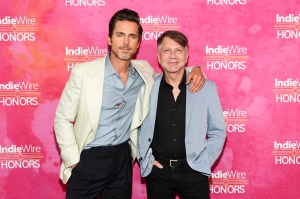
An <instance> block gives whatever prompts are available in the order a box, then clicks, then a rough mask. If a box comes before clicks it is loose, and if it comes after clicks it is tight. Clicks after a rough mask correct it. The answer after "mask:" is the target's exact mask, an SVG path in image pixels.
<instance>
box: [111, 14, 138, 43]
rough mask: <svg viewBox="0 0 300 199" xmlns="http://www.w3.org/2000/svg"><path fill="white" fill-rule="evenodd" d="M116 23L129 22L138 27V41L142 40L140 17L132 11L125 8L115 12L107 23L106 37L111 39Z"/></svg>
mask: <svg viewBox="0 0 300 199" xmlns="http://www.w3.org/2000/svg"><path fill="white" fill-rule="evenodd" d="M117 21H131V22H134V23H136V24H137V25H138V27H139V30H138V31H139V35H138V36H139V41H140V40H141V38H142V34H143V27H142V25H141V24H140V17H139V14H138V13H137V12H135V11H133V10H129V9H127V8H124V9H122V10H119V11H117V12H116V13H115V14H114V15H113V16H112V17H111V19H110V21H109V33H108V36H109V37H110V38H111V36H112V34H113V31H114V29H115V26H116V23H117Z"/></svg>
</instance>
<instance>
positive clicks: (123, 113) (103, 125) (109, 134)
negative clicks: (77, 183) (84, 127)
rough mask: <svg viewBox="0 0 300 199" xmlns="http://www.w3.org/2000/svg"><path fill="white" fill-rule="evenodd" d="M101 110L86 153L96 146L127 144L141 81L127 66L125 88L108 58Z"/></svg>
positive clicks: (132, 68) (131, 68)
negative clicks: (93, 137) (95, 130)
mask: <svg viewBox="0 0 300 199" xmlns="http://www.w3.org/2000/svg"><path fill="white" fill-rule="evenodd" d="M104 78H105V79H104V89H103V99H102V107H101V114H100V120H99V125H98V129H97V132H96V137H95V139H94V140H93V141H92V142H91V143H89V144H88V145H87V146H86V149H88V148H91V147H97V146H109V145H118V144H121V143H123V142H125V141H127V140H129V135H130V125H131V121H132V117H133V113H134V109H135V104H136V100H137V97H138V95H139V92H140V89H141V87H142V86H143V85H144V81H143V79H142V78H141V76H140V75H139V73H138V72H137V71H136V69H135V68H134V67H133V66H132V65H130V69H129V75H128V79H127V82H126V85H125V86H124V85H123V83H122V81H121V78H120V76H119V75H118V74H117V73H116V71H115V69H114V68H113V66H112V64H111V62H110V60H109V56H107V57H106V60H105V73H104Z"/></svg>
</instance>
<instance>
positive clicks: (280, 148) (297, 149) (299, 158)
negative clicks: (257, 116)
mask: <svg viewBox="0 0 300 199" xmlns="http://www.w3.org/2000/svg"><path fill="white" fill-rule="evenodd" d="M272 155H273V156H274V158H275V164H300V143H299V142H298V141H294V142H293V141H285V142H278V141H274V150H273V152H272Z"/></svg>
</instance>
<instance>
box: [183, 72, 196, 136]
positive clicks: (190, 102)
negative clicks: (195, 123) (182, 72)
mask: <svg viewBox="0 0 300 199" xmlns="http://www.w3.org/2000/svg"><path fill="white" fill-rule="evenodd" d="M188 74H189V73H188V71H186V75H187V76H188ZM189 87H190V86H189V85H188V86H187V87H186V111H185V132H186V133H188V132H189V131H188V129H189V126H190V120H191V115H192V112H193V107H194V102H195V98H196V95H197V94H196V93H195V94H193V93H191V92H190V91H189Z"/></svg>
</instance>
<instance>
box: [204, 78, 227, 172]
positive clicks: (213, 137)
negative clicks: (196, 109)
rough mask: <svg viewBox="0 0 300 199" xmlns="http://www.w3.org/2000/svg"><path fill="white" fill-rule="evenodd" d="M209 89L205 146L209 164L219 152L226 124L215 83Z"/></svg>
mask: <svg viewBox="0 0 300 199" xmlns="http://www.w3.org/2000/svg"><path fill="white" fill-rule="evenodd" d="M211 90H212V91H211V96H210V99H209V105H208V132H207V135H208V140H207V146H206V150H207V152H208V158H209V163H210V166H212V165H213V164H214V162H215V161H216V160H217V158H218V157H219V155H220V154H221V152H222V149H223V146H224V142H225V139H226V124H225V120H224V116H223V112H222V107H221V104H220V100H219V96H218V93H217V88H216V85H215V83H213V84H212V89H211Z"/></svg>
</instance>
